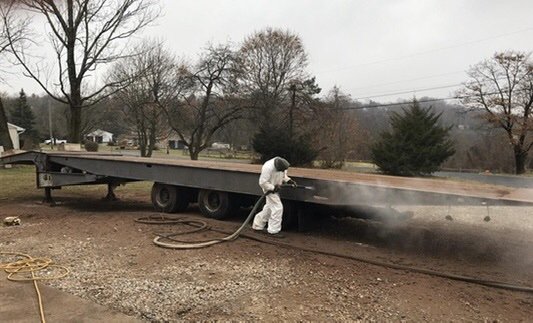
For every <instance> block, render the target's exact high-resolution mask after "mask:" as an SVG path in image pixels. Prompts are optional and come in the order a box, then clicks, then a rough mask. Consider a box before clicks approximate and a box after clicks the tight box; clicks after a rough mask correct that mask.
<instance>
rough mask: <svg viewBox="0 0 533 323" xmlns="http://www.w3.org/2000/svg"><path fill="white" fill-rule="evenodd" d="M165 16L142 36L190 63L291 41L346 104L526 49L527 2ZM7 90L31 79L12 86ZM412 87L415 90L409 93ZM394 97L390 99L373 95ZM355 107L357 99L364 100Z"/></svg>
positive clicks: (281, 2)
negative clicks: (278, 39)
mask: <svg viewBox="0 0 533 323" xmlns="http://www.w3.org/2000/svg"><path fill="white" fill-rule="evenodd" d="M161 5H162V6H163V13H164V15H163V16H162V17H161V18H160V19H159V20H158V21H157V23H156V25H155V26H152V27H150V28H149V29H147V30H146V31H145V33H144V34H145V35H151V36H154V37H158V38H160V39H163V40H165V42H166V45H167V46H168V48H170V49H171V50H172V51H174V53H176V55H178V56H181V57H188V58H191V59H194V58H195V57H196V55H198V53H199V52H200V50H201V49H202V48H203V47H205V45H206V44H207V43H208V42H212V43H215V44H216V43H225V42H228V41H231V42H233V43H235V44H239V43H240V42H241V41H242V40H243V39H244V38H245V37H246V36H248V35H250V34H251V33H253V32H255V31H259V30H261V29H263V28H266V27H274V28H283V29H287V30H289V31H291V32H293V33H296V34H298V35H299V36H300V37H301V38H302V40H303V42H304V45H305V48H306V50H307V53H308V55H309V67H308V70H309V72H310V73H311V74H312V75H315V76H316V78H317V82H318V84H319V85H320V86H321V87H322V89H323V92H322V93H323V94H326V93H327V92H328V91H329V90H330V89H331V88H332V87H333V86H334V85H338V86H339V87H340V88H341V90H342V91H344V92H346V93H348V94H350V95H351V96H352V98H354V99H363V98H369V97H372V99H373V100H375V101H380V102H392V101H396V100H397V99H398V98H412V97H413V95H416V96H417V97H422V96H433V97H449V96H453V92H454V91H455V90H456V89H457V87H453V86H455V85H456V84H459V83H461V82H464V81H465V80H466V75H465V70H467V69H468V68H469V66H471V65H473V64H475V63H477V62H479V61H481V60H483V59H487V58H489V57H490V56H492V55H493V54H494V53H495V52H496V51H504V50H509V49H512V50H519V51H525V52H531V51H533V19H532V17H531V14H532V13H533V1H531V0H507V1H503V0H501V1H495V0H446V1H445V0H372V1H370V0H367V1H362V0H320V1H319V0H194V1H193V0H161ZM11 82H12V84H13V85H12V87H7V86H5V85H2V89H3V90H4V91H6V92H8V93H15V92H17V91H18V90H19V88H20V87H21V86H23V87H24V88H25V90H26V92H28V93H33V92H35V93H41V92H42V91H41V90H39V88H38V87H37V86H36V85H35V83H34V82H33V81H31V80H21V79H12V80H11ZM435 87H440V89H434V90H429V91H422V90H423V89H427V88H435ZM415 90H418V91H415ZM397 92H408V93H405V94H394V95H390V96H378V95H382V94H391V93H397ZM363 101H364V100H363Z"/></svg>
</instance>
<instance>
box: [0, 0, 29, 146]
mask: <svg viewBox="0 0 533 323" xmlns="http://www.w3.org/2000/svg"><path fill="white" fill-rule="evenodd" d="M15 9H16V8H15V6H14V1H1V2H0V18H1V21H0V59H1V63H0V68H3V67H4V66H2V65H3V62H4V61H5V58H6V55H7V54H10V53H11V54H12V52H11V46H10V45H11V44H20V43H22V42H23V41H24V40H25V39H26V36H27V34H28V24H29V20H27V19H19V20H16V19H15ZM8 30H9V31H10V32H9V33H8ZM2 74H3V71H1V70H0V81H2V82H3V81H4V78H3V75H2ZM0 145H1V146H3V147H4V149H6V150H10V149H13V142H12V141H11V137H10V136H9V128H8V126H7V117H6V112H5V109H4V104H3V102H2V98H0Z"/></svg>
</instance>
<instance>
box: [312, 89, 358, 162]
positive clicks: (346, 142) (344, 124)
mask: <svg viewBox="0 0 533 323" xmlns="http://www.w3.org/2000/svg"><path fill="white" fill-rule="evenodd" d="M350 104H351V99H350V97H349V96H348V95H346V94H344V93H343V92H342V91H341V90H340V89H339V88H338V87H337V86H335V87H333V89H332V90H331V91H330V92H329V94H328V96H327V97H326V98H325V102H324V104H322V105H321V106H320V108H318V109H316V110H315V114H314V116H315V120H316V121H317V122H315V127H316V129H317V131H316V133H318V135H317V136H316V137H317V138H316V141H317V145H318V147H320V154H319V158H320V166H321V167H324V168H341V167H342V166H343V165H344V163H345V160H346V158H347V157H348V155H349V154H350V153H353V151H355V150H356V148H357V146H359V145H362V144H363V143H362V135H361V134H362V132H363V130H362V129H361V128H360V127H359V125H358V123H357V119H356V117H355V115H354V114H353V111H350V110H349V106H350Z"/></svg>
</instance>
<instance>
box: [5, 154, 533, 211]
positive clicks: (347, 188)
mask: <svg viewBox="0 0 533 323" xmlns="http://www.w3.org/2000/svg"><path fill="white" fill-rule="evenodd" d="M0 162H1V163H3V164H34V165H35V166H36V172H37V187H38V188H44V189H45V191H46V193H47V196H48V197H51V195H50V194H51V193H50V192H51V190H52V189H56V188H60V187H62V186H68V185H89V184H108V185H109V187H110V194H112V193H113V192H112V189H113V187H116V186H117V185H120V184H124V183H127V182H130V181H151V182H154V183H155V184H154V188H153V189H152V203H153V204H154V206H155V207H156V208H158V209H161V210H162V211H165V212H174V211H179V210H180V209H183V208H184V207H186V206H187V205H188V204H189V202H194V201H198V202H199V204H200V209H201V210H202V212H203V213H204V214H206V215H208V216H212V217H223V215H224V214H223V213H224V212H227V211H228V210H229V209H230V204H232V205H236V204H240V205H245V201H250V200H253V199H255V197H256V196H259V195H261V194H262V192H261V190H260V188H259V186H258V184H257V181H258V176H259V173H260V170H261V166H260V165H252V164H245V163H231V162H210V161H191V160H183V159H167V158H142V157H131V156H123V155H118V154H105V153H104V154H103V153H88V152H38V151H28V152H23V153H18V154H13V155H8V156H4V157H2V158H0ZM289 176H291V178H293V179H294V180H296V181H297V182H298V184H301V185H303V186H307V187H312V188H313V190H303V189H285V190H282V191H281V193H280V194H281V197H282V198H283V199H284V200H286V201H292V202H295V203H307V204H309V203H312V204H321V205H333V206H394V205H421V204H426V205H428V204H429V205H457V204H474V205H476V204H477V205H479V204H481V203H486V204H489V205H528V204H529V205H530V204H532V203H533V190H532V189H526V188H509V187H503V186H494V185H486V184H477V183H472V182H460V181H452V180H443V179H431V178H405V177H395V176H385V175H375V174H361V173H352V172H344V171H337V170H322V169H306V168H296V167H291V168H290V170H289ZM168 203H170V204H171V205H168ZM221 204H227V205H225V206H224V205H222V206H223V208H224V209H225V211H224V212H222V213H220V212H219V213H217V208H218V207H219V206H220V205H221ZM202 206H204V207H202ZM218 211H221V210H218Z"/></svg>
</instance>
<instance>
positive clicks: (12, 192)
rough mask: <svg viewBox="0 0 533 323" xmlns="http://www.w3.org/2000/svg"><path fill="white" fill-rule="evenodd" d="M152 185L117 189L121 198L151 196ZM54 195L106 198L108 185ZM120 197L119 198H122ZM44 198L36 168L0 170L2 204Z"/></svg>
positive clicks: (74, 188) (70, 189)
mask: <svg viewBox="0 0 533 323" xmlns="http://www.w3.org/2000/svg"><path fill="white" fill-rule="evenodd" d="M151 187H152V183H150V182H134V183H128V184H127V185H125V186H121V187H119V188H117V194H119V195H120V196H138V195H139V194H141V195H143V196H149V195H150V189H151ZM54 192H57V193H53V195H68V196H80V197H81V196H91V197H95V198H100V197H104V196H105V195H106V193H107V186H106V185H83V186H65V187H63V188H62V189H61V190H59V191H54ZM120 196H119V197H120ZM43 197H44V190H42V189H38V188H37V187H36V183H35V167H34V166H25V165H24V166H21V165H14V166H13V167H12V168H7V169H4V168H0V204H1V203H2V201H6V200H11V201H23V200H36V201H40V200H42V198H43Z"/></svg>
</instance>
